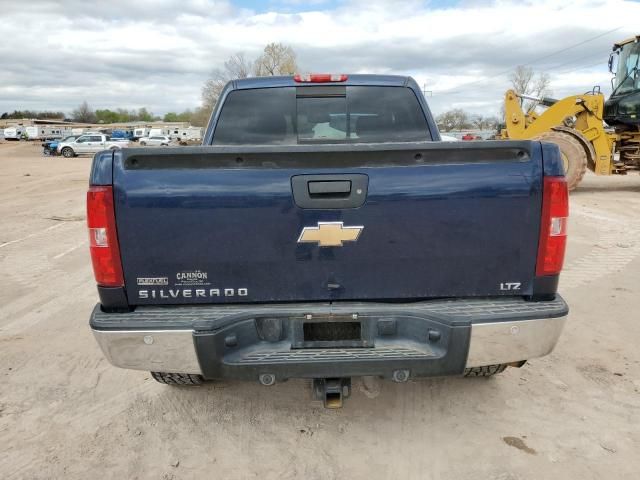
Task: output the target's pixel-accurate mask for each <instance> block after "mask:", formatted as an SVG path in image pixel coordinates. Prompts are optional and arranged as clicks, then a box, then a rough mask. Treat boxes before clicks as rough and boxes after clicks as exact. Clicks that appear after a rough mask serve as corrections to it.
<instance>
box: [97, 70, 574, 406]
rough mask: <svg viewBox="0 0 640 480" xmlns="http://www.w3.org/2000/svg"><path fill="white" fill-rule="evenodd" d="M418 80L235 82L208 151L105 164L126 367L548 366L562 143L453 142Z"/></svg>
mask: <svg viewBox="0 0 640 480" xmlns="http://www.w3.org/2000/svg"><path fill="white" fill-rule="evenodd" d="M439 140H440V137H439V133H438V130H437V127H436V126H435V123H434V121H433V118H432V116H431V113H430V111H429V109H428V107H427V104H426V102H425V100H424V98H423V96H422V95H421V93H420V90H419V88H418V86H417V84H416V83H415V81H413V80H412V79H411V78H406V77H395V76H372V75H353V76H346V75H321V76H313V75H312V76H296V77H272V78H252V79H245V80H238V81H234V82H231V83H230V84H229V85H228V86H227V88H226V89H225V90H224V92H223V93H222V95H221V98H220V100H219V102H218V105H217V108H216V110H215V111H214V113H213V116H212V119H211V122H210V124H209V127H208V128H207V133H206V135H205V140H204V145H203V146H202V147H187V148H167V149H162V150H158V149H144V148H138V149H124V150H119V151H115V152H103V153H100V154H97V155H96V156H95V158H94V162H93V168H92V172H91V185H90V189H89V192H88V205H87V208H88V224H89V230H90V240H91V254H92V260H93V266H94V271H95V276H96V281H97V284H98V293H99V296H100V303H99V304H98V305H97V306H96V307H95V309H94V311H93V313H92V315H91V319H90V325H91V328H92V329H93V332H94V335H95V337H96V339H97V341H98V343H99V345H100V347H101V348H102V351H103V352H104V354H105V356H106V357H107V358H108V359H109V361H110V362H111V363H113V364H114V365H116V366H119V367H123V368H130V369H139V370H148V371H151V372H153V376H154V378H155V379H156V380H158V381H160V382H163V383H170V384H197V383H201V382H203V381H204V380H214V379H224V378H239V379H246V380H254V381H259V382H261V383H262V384H264V385H271V384H273V383H275V382H279V381H283V380H286V379H288V378H294V377H304V378H313V379H314V380H315V382H314V385H315V387H316V390H317V393H318V395H319V396H320V397H322V398H324V399H325V401H326V402H327V404H328V405H330V406H331V405H337V404H339V403H340V401H341V396H342V395H343V394H347V393H348V385H349V379H350V378H351V377H353V376H363V375H374V376H381V377H384V378H388V379H392V380H394V381H397V382H404V381H407V380H408V379H410V378H412V377H423V376H444V375H471V376H480V375H481V376H488V375H492V374H494V373H498V372H500V371H502V370H504V369H505V368H506V367H507V366H521V365H522V364H523V363H524V362H525V361H526V360H528V359H531V358H535V357H539V356H543V355H546V354H548V353H549V352H550V351H551V350H552V349H553V347H554V346H555V343H556V341H557V339H558V337H559V335H560V332H561V330H562V328H563V325H564V322H565V319H566V316H567V312H568V308H567V305H566V304H565V302H564V301H563V300H562V298H561V297H560V296H559V295H558V294H557V293H556V290H557V285H558V277H559V274H560V270H561V268H562V262H563V257H564V249H565V242H566V222H567V216H568V196H567V188H566V183H565V180H564V176H563V168H562V161H561V158H560V155H559V151H558V149H557V148H556V147H554V146H553V145H549V144H543V143H540V142H533V141H517V142H516V141H513V142H468V143H467V142H460V143H455V142H451V143H449V142H440V141H439Z"/></svg>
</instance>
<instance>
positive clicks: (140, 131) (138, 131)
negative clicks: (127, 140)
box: [133, 127, 149, 140]
mask: <svg viewBox="0 0 640 480" xmlns="http://www.w3.org/2000/svg"><path fill="white" fill-rule="evenodd" d="M148 135H149V129H148V128H144V127H140V128H134V129H133V138H134V139H135V140H137V139H139V138H142V137H146V136H148Z"/></svg>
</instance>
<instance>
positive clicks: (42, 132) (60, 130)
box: [25, 125, 72, 140]
mask: <svg viewBox="0 0 640 480" xmlns="http://www.w3.org/2000/svg"><path fill="white" fill-rule="evenodd" d="M25 132H26V134H27V138H28V139H29V140H56V139H60V138H64V137H68V136H69V135H71V134H72V129H71V128H69V127H65V126H60V125H33V126H31V127H27V128H26V129H25Z"/></svg>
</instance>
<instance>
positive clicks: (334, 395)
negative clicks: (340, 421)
mask: <svg viewBox="0 0 640 480" xmlns="http://www.w3.org/2000/svg"><path fill="white" fill-rule="evenodd" d="M313 395H314V398H315V399H316V400H322V402H323V403H324V407H325V408H342V402H343V399H345V398H348V397H349V395H351V378H314V379H313Z"/></svg>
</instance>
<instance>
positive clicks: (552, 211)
mask: <svg viewBox="0 0 640 480" xmlns="http://www.w3.org/2000/svg"><path fill="white" fill-rule="evenodd" d="M568 217H569V192H568V190H567V182H566V180H565V178H564V177H544V184H543V190H542V219H541V222H542V223H541V224H540V242H539V244H538V262H537V264H536V275H538V276H541V275H557V274H559V273H560V270H562V263H563V262H564V251H565V247H566V245H567V219H568Z"/></svg>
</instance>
